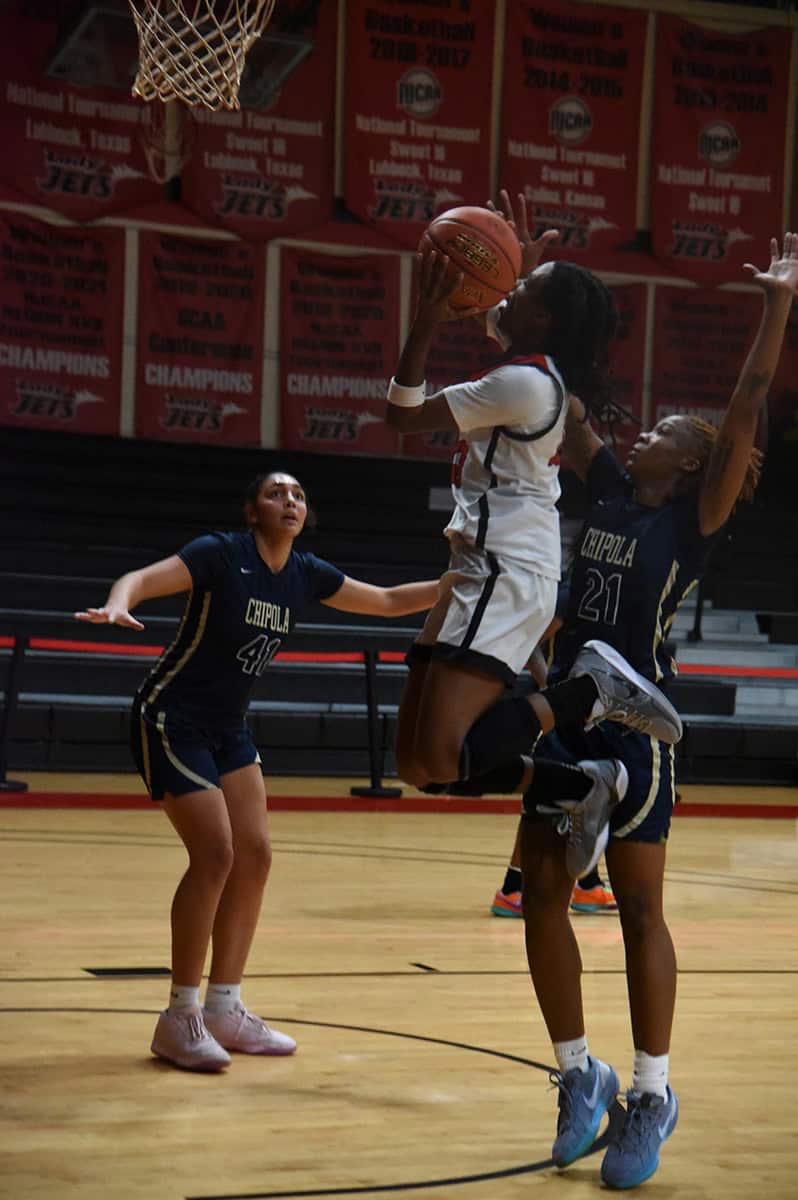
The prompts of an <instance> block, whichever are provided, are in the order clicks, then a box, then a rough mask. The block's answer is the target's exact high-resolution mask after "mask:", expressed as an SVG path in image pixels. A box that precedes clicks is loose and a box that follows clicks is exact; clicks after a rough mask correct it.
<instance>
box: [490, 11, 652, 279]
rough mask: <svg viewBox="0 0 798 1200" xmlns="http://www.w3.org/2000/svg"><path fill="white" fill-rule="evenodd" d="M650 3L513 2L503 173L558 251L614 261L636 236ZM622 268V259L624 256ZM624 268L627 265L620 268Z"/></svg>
mask: <svg viewBox="0 0 798 1200" xmlns="http://www.w3.org/2000/svg"><path fill="white" fill-rule="evenodd" d="M646 21H647V16H646V13H644V12H633V11H631V10H630V9H625V8H608V7H605V6H604V5H600V6H599V5H595V6H590V5H587V4H566V3H553V4H551V3H549V4H543V5H531V4H521V3H510V4H508V6H507V28H506V33H505V65H504V89H503V94H502V115H501V143H500V147H501V149H500V166H499V181H500V183H501V186H502V187H505V188H507V190H508V191H509V193H510V196H511V197H512V200H513V202H514V203H515V200H516V196H517V195H518V193H520V192H523V193H524V194H525V195H526V198H527V202H528V206H529V211H530V213H531V214H532V217H533V218H534V227H535V230H536V234H537V235H539V234H540V233H542V231H543V230H544V229H557V230H559V234H560V238H559V241H558V242H557V243H556V244H555V245H554V247H553V248H552V255H553V256H554V257H556V258H566V259H571V260H575V261H582V262H584V263H586V264H588V265H596V266H599V267H601V266H604V267H606V268H609V267H610V266H611V265H612V256H613V255H614V254H616V253H617V252H618V250H619V249H622V248H624V247H627V248H628V247H629V245H630V244H631V243H632V242H633V239H634V236H635V224H636V200H637V178H638V153H637V146H638V135H639V129H638V126H639V120H640V118H639V113H640V100H641V95H642V86H643V66H644V59H645V42H646ZM616 267H617V264H616ZM617 269H620V268H617Z"/></svg>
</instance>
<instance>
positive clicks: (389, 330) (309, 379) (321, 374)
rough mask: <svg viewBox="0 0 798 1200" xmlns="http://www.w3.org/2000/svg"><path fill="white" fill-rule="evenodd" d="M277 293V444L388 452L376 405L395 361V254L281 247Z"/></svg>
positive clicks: (388, 437) (394, 444) (390, 433)
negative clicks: (278, 315)
mask: <svg viewBox="0 0 798 1200" xmlns="http://www.w3.org/2000/svg"><path fill="white" fill-rule="evenodd" d="M280 295H281V311H280V399H281V409H280V411H281V422H280V426H281V436H280V445H281V446H282V447H283V448H284V449H286V450H310V451H315V452H316V453H325V454H328V453H337V454H359V453H368V454H382V455H389V454H396V453H397V451H398V448H399V435H398V434H397V433H396V432H395V431H394V430H393V429H390V428H389V427H388V426H387V425H386V424H385V407H386V399H385V397H386V395H387V391H388V383H389V381H390V378H391V375H392V374H393V370H394V367H395V366H396V361H397V359H398V357H399V345H398V332H397V330H398V313H399V256H398V255H396V254H363V255H352V256H351V257H348V256H342V255H334V254H323V253H321V252H318V251H310V250H295V249H285V250H283V252H282V255H281V266H280Z"/></svg>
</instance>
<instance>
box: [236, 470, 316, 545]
mask: <svg viewBox="0 0 798 1200" xmlns="http://www.w3.org/2000/svg"><path fill="white" fill-rule="evenodd" d="M273 475H288V476H289V477H290V478H291V479H296V475H294V473H293V472H292V471H283V470H282V469H281V468H280V467H275V468H274V470H273V471H261V473H260V475H256V476H255V478H254V479H252V480H250V482H249V483H248V484H247V490H246V491H245V492H244V512H245V514H246V509H247V506H248V505H251V506H252V507H253V508H254V507H255V502H256V501H257V499H258V495H259V493H260V489H261V488H262V487H263V485H264V483H265V482H266V480H267V479H271V478H272V476H273ZM297 483H299V480H298V479H297ZM300 487H301V488H302V491H303V492H305V488H304V486H303V485H302V484H300ZM305 503H306V505H307V510H308V513H307V516H306V517H305V524H304V525H303V526H302V532H303V533H304V532H305V531H306V530H307V532H308V533H313V531H314V530H315V529H316V527H317V526H318V519H317V517H316V512H315V510H314V509H313V508H312V507H311V504H310V501H309V500H308V494H307V492H305Z"/></svg>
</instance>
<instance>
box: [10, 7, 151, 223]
mask: <svg viewBox="0 0 798 1200" xmlns="http://www.w3.org/2000/svg"><path fill="white" fill-rule="evenodd" d="M50 7H51V6H50ZM36 8H37V6H36V5H32V6H31V15H30V16H28V15H25V16H18V15H15V14H9V15H8V16H5V17H4V18H3V37H2V39H0V78H2V80H3V87H2V91H0V129H2V135H3V154H2V157H0V178H3V179H5V180H7V181H8V183H9V184H10V185H11V186H12V187H13V188H14V189H15V191H17V192H19V193H21V194H22V196H24V197H26V198H27V199H28V200H30V201H32V202H33V203H35V204H40V205H42V206H43V207H45V208H51V209H54V210H55V211H56V212H59V213H62V214H63V215H64V216H65V217H69V218H70V219H71V220H74V221H92V220H95V219H96V218H98V217H104V216H108V215H110V214H111V213H116V212H119V211H121V210H125V209H131V208H135V207H138V206H140V205H144V204H152V203H155V202H157V201H158V200H159V199H160V197H161V194H162V187H161V185H160V184H159V183H156V182H155V181H154V180H152V179H151V178H150V176H149V173H148V168H147V160H146V157H145V154H144V149H143V146H142V142H141V130H142V119H143V117H144V115H145V112H146V107H147V106H146V105H145V104H144V103H143V102H142V101H140V100H134V99H133V98H132V97H131V96H130V94H129V92H125V91H117V90H114V89H111V88H92V87H73V86H71V85H70V84H68V83H64V82H62V81H61V80H58V79H55V78H53V77H52V76H50V75H47V74H45V66H46V63H47V61H48V58H49V56H50V54H51V53H52V51H53V49H54V47H55V44H56V39H57V30H56V23H55V21H54V20H47V19H45V18H37V16H36V15H35V14H36Z"/></svg>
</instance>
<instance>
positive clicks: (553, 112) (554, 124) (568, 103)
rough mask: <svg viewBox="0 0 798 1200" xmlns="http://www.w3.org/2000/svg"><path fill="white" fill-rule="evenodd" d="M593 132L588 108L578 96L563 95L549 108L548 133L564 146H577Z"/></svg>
mask: <svg viewBox="0 0 798 1200" xmlns="http://www.w3.org/2000/svg"><path fill="white" fill-rule="evenodd" d="M592 132H593V118H592V116H591V115H590V109H589V108H588V107H587V105H586V104H585V102H584V101H583V100H580V99H579V97H578V96H563V97H562V99H561V100H558V101H557V102H556V104H552V106H551V108H550V109H549V133H550V134H551V136H552V137H554V138H556V139H557V141H558V142H561V143H562V144H563V145H564V146H578V145H579V143H580V142H583V141H584V140H585V138H587V137H588V136H589V135H590V134H591V133H592Z"/></svg>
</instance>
